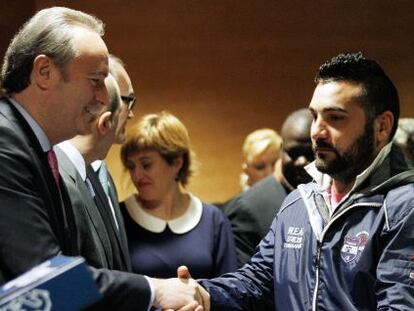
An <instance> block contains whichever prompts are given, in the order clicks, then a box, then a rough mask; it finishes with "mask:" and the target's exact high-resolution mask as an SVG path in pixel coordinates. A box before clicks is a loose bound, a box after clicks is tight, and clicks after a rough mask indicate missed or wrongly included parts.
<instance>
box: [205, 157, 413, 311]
mask: <svg viewBox="0 0 414 311" xmlns="http://www.w3.org/2000/svg"><path fill="white" fill-rule="evenodd" d="M405 169H406V165H405V164H404V163H403V161H402V159H401V154H400V153H398V152H397V151H394V150H393V151H391V152H390V153H389V154H388V155H387V156H386V157H385V159H384V160H381V162H380V163H379V164H378V165H377V166H376V167H374V168H373V171H372V172H370V174H369V177H367V178H366V179H365V180H364V181H363V182H362V183H360V184H359V185H358V187H357V188H356V189H353V190H352V192H351V193H350V194H349V196H348V197H347V198H345V199H344V200H343V202H341V203H340V204H339V205H338V207H337V208H336V209H335V211H334V213H333V214H332V216H331V218H330V220H329V221H328V222H327V223H323V221H322V218H321V213H320V209H321V205H322V204H323V203H322V202H321V200H319V199H318V198H317V197H318V195H319V194H320V193H319V187H318V185H317V184H316V183H314V182H313V183H309V184H307V185H302V186H301V187H300V190H297V191H294V192H292V193H291V194H290V195H289V196H288V197H287V198H286V200H285V201H284V204H283V206H282V208H281V210H280V212H279V214H278V216H277V217H276V219H275V220H274V222H273V224H272V227H271V230H270V231H269V233H268V234H267V236H266V237H265V238H264V239H263V240H262V241H261V243H260V244H259V246H258V248H257V252H256V254H255V255H254V256H253V257H252V259H251V261H250V262H249V263H248V264H246V265H245V266H244V267H243V268H241V269H239V270H238V271H237V272H236V273H230V274H225V275H223V276H222V277H220V278H217V279H213V280H210V281H207V280H203V281H201V283H202V285H203V286H204V287H205V288H207V289H208V291H209V292H210V294H211V297H212V310H214V311H215V310H223V311H224V310H226V311H230V310H246V311H247V310H249V311H255V310H413V309H414V243H413V242H414V183H413V182H414V171H407V172H404V173H401V172H402V171H404V170H405Z"/></svg>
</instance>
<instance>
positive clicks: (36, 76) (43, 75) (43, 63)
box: [32, 54, 57, 90]
mask: <svg viewBox="0 0 414 311" xmlns="http://www.w3.org/2000/svg"><path fill="white" fill-rule="evenodd" d="M56 75H57V68H56V67H55V65H54V64H53V62H52V60H51V59H50V57H48V56H46V55H44V54H41V55H38V56H36V58H35V59H34V60H33V69H32V79H33V81H32V82H34V83H35V84H36V85H37V86H38V87H39V88H40V89H41V90H47V89H49V88H50V86H51V84H52V83H53V82H54V79H55V78H56Z"/></svg>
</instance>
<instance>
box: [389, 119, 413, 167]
mask: <svg viewBox="0 0 414 311" xmlns="http://www.w3.org/2000/svg"><path fill="white" fill-rule="evenodd" d="M394 143H395V144H396V145H397V146H399V147H400V148H401V151H402V152H403V154H404V156H405V159H406V160H407V163H408V165H409V166H410V168H414V118H401V119H400V120H399V121H398V128H397V132H396V133H395V136H394Z"/></svg>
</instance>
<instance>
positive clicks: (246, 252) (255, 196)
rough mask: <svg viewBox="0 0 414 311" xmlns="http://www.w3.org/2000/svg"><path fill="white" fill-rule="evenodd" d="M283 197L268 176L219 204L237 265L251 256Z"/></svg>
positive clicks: (281, 188)
mask: <svg viewBox="0 0 414 311" xmlns="http://www.w3.org/2000/svg"><path fill="white" fill-rule="evenodd" d="M285 197H286V190H285V189H284V188H283V186H282V185H281V184H280V183H279V182H277V181H276V179H275V178H274V177H273V176H269V177H267V178H265V179H263V180H261V181H259V182H258V183H256V184H255V185H253V187H251V188H250V189H248V190H246V191H244V192H241V193H239V194H238V195H237V196H236V197H234V198H233V199H232V200H231V201H230V202H228V203H226V205H225V206H224V207H223V213H224V214H225V215H226V216H227V217H228V218H229V220H230V224H231V229H232V232H233V235H234V241H235V244H236V253H237V263H238V266H239V267H241V266H243V265H244V264H245V263H246V262H248V261H249V260H250V258H251V257H252V256H253V255H254V253H255V249H256V246H257V245H258V244H259V242H260V241H261V240H262V238H263V237H264V236H265V235H266V234H267V232H268V231H269V228H270V225H271V224H272V221H273V219H274V218H275V216H276V213H277V212H278V210H279V208H280V206H281V205H282V202H283V200H284V198H285Z"/></svg>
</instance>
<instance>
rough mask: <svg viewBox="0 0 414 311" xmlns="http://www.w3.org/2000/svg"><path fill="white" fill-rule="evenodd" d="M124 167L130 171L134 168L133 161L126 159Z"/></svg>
mask: <svg viewBox="0 0 414 311" xmlns="http://www.w3.org/2000/svg"><path fill="white" fill-rule="evenodd" d="M125 167H126V168H127V170H129V171H132V170H133V169H134V168H135V163H134V162H132V161H126V163H125Z"/></svg>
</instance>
